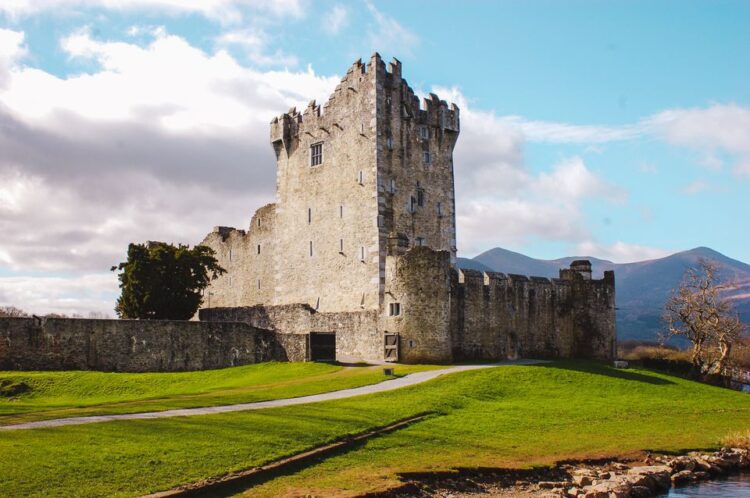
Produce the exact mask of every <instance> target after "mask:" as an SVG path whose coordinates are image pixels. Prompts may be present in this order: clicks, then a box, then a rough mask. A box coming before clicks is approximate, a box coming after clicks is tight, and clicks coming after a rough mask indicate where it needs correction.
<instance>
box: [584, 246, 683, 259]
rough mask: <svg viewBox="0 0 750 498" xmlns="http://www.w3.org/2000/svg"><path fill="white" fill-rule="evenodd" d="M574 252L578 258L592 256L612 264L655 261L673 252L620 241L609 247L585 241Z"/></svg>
mask: <svg viewBox="0 0 750 498" xmlns="http://www.w3.org/2000/svg"><path fill="white" fill-rule="evenodd" d="M575 251H576V254H577V255H579V256H594V257H597V258H601V259H608V260H610V261H612V262H614V263H632V262H635V261H644V260H648V259H657V258H663V257H665V256H669V255H670V254H673V253H674V251H668V250H664V249H660V248H657V247H649V246H643V245H638V244H627V243H625V242H622V241H617V242H615V243H614V244H609V245H608V244H600V243H597V242H593V241H585V242H581V243H579V244H576V245H575Z"/></svg>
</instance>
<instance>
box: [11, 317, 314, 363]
mask: <svg viewBox="0 0 750 498" xmlns="http://www.w3.org/2000/svg"><path fill="white" fill-rule="evenodd" d="M299 340H300V339H299V338H297V340H296V342H297V343H298V342H299ZM287 349H288V353H287ZM298 349H299V346H298V344H295V338H294V336H290V337H289V338H285V339H284V341H282V342H281V343H279V342H277V341H276V338H275V334H274V333H273V332H271V331H268V330H261V329H258V328H255V327H252V326H250V325H248V324H246V323H216V322H213V323H201V322H185V321H156V320H153V321H151V320H83V319H65V318H48V319H45V318H0V370H100V371H107V372H177V371H186V370H205V369H214V368H225V367H231V366H237V365H246V364H251V363H258V362H261V361H270V360H285V359H287V357H291V358H290V359H292V360H295V359H299V353H298V352H297V351H298Z"/></svg>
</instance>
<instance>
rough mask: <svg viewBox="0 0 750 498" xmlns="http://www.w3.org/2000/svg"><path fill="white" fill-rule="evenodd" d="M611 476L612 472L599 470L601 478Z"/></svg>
mask: <svg viewBox="0 0 750 498" xmlns="http://www.w3.org/2000/svg"><path fill="white" fill-rule="evenodd" d="M610 477H612V474H611V473H610V472H607V471H604V472H599V479H609V478H610Z"/></svg>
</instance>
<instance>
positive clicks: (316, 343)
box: [310, 332, 336, 361]
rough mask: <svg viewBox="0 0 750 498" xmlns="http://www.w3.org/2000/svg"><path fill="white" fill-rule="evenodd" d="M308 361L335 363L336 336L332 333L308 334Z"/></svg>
mask: <svg viewBox="0 0 750 498" xmlns="http://www.w3.org/2000/svg"><path fill="white" fill-rule="evenodd" d="M310 359H311V360H312V361H336V334H335V333H334V332H310Z"/></svg>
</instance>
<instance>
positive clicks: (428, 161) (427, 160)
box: [423, 151, 432, 164]
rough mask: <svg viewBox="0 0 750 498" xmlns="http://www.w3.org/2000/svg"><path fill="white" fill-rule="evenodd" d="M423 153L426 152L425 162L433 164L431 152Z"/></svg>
mask: <svg viewBox="0 0 750 498" xmlns="http://www.w3.org/2000/svg"><path fill="white" fill-rule="evenodd" d="M423 154H424V156H423V158H424V163H425V164H431V163H432V155H431V154H430V153H429V152H427V151H425V152H424V153H423Z"/></svg>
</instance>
